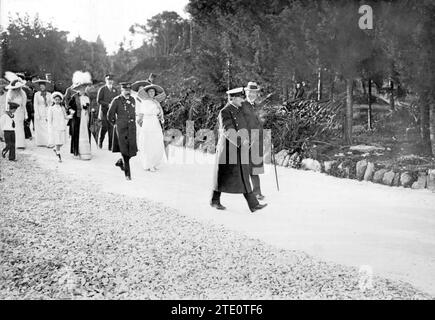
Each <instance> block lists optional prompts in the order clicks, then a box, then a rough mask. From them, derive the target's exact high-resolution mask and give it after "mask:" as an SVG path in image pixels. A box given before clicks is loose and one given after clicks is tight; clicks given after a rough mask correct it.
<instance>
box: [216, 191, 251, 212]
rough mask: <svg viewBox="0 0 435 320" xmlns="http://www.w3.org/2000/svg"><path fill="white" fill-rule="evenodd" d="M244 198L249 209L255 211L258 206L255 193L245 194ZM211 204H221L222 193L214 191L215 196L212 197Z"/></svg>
mask: <svg viewBox="0 0 435 320" xmlns="http://www.w3.org/2000/svg"><path fill="white" fill-rule="evenodd" d="M243 196H244V197H245V199H246V202H248V206H249V209H253V208H255V207H256V206H257V205H258V200H257V198H256V197H255V195H254V193H253V192H249V193H244V194H243ZM211 203H221V192H220V191H213V194H212V196H211Z"/></svg>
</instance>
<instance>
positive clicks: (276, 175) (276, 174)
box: [272, 143, 279, 191]
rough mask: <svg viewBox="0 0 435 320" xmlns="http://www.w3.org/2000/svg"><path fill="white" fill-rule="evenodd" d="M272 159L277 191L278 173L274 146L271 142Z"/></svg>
mask: <svg viewBox="0 0 435 320" xmlns="http://www.w3.org/2000/svg"><path fill="white" fill-rule="evenodd" d="M272 161H273V167H274V168H275V180H276V188H277V189H278V191H279V183H278V173H277V172H276V161H275V148H274V147H273V143H272Z"/></svg>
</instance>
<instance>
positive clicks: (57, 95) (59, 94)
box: [51, 91, 63, 100]
mask: <svg viewBox="0 0 435 320" xmlns="http://www.w3.org/2000/svg"><path fill="white" fill-rule="evenodd" d="M56 97H59V98H60V100H63V94H62V93H60V92H59V91H55V92H53V93H52V94H51V98H52V99H53V100H54V98H56Z"/></svg>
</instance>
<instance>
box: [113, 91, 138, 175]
mask: <svg viewBox="0 0 435 320" xmlns="http://www.w3.org/2000/svg"><path fill="white" fill-rule="evenodd" d="M107 120H108V121H109V122H110V124H111V125H113V126H114V128H113V140H112V142H113V145H112V152H121V155H122V159H119V160H118V161H117V162H116V164H115V166H117V167H120V168H121V170H122V171H124V173H125V178H126V179H127V180H131V172H130V158H132V157H134V156H135V155H136V154H137V142H136V108H135V99H134V98H133V97H132V96H131V83H130V82H123V83H121V94H120V95H119V96H117V97H115V98H114V99H113V100H112V102H111V104H110V106H109V110H108V111H107Z"/></svg>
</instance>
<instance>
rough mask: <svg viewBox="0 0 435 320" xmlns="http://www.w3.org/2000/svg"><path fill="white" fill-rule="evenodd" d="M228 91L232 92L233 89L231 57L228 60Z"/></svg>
mask: <svg viewBox="0 0 435 320" xmlns="http://www.w3.org/2000/svg"><path fill="white" fill-rule="evenodd" d="M227 76H228V78H227V88H228V89H227V90H230V88H231V59H230V57H228V58H227Z"/></svg>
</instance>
